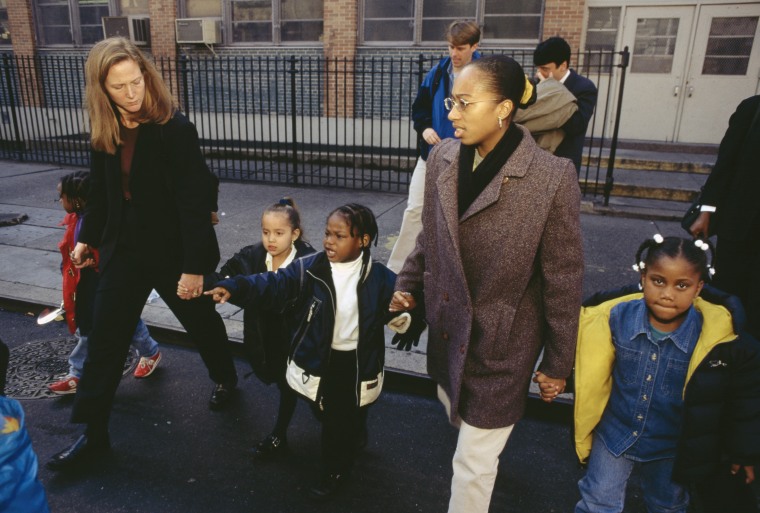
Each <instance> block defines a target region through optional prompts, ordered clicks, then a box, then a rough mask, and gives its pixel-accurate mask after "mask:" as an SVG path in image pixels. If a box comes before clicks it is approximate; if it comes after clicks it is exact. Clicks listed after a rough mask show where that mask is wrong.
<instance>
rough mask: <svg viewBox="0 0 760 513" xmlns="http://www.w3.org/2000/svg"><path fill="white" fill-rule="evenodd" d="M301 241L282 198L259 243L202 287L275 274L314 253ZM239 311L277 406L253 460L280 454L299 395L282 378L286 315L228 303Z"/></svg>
mask: <svg viewBox="0 0 760 513" xmlns="http://www.w3.org/2000/svg"><path fill="white" fill-rule="evenodd" d="M314 252H315V251H314V248H312V247H311V245H309V243H308V242H306V241H304V233H303V228H302V227H301V215H300V212H299V211H298V208H297V207H296V204H295V202H294V201H293V199H292V198H289V197H285V198H282V199H281V200H280V201H279V202H277V203H275V204H273V205H270V206H269V207H267V208H266V210H264V213H263V214H262V216H261V242H257V243H256V244H253V245H251V246H246V247H244V248H242V249H241V250H240V251H238V252H237V253H235V255H233V257H232V258H230V259H229V260H227V262H226V263H225V264H224V265H223V266H222V267H221V268H220V269H219V272H216V273H213V274H210V275H207V276H205V277H204V289H206V290H208V289H211V288H213V287H214V285H215V284H216V283H218V282H219V281H221V280H223V279H225V278H229V277H231V276H238V275H249V274H257V273H265V272H267V271H274V272H277V271H278V270H282V269H283V268H285V267H287V266H288V265H289V264H290V263H291V262H292V261H293V260H294V259H296V258H301V257H303V256H306V255H310V254H312V253H314ZM231 302H232V303H233V304H236V305H237V306H240V307H242V308H244V309H245V310H244V312H243V325H244V327H243V343H244V345H245V347H246V350H247V352H248V356H249V358H250V361H251V366H252V367H253V371H254V373H255V374H256V376H257V377H258V378H259V379H261V381H263V382H264V383H266V384H271V383H275V384H276V385H277V388H278V389H279V391H280V404H279V408H278V410H277V422H276V423H275V426H274V430H273V431H272V433H271V434H269V435H268V436H267V437H266V438H264V439H263V440H261V441H260V442H258V443H257V444H256V445H255V446H254V448H253V457H254V458H267V457H271V456H275V455H278V454H282V453H283V452H284V451H285V450H286V448H287V430H288V425H290V421H291V419H292V418H293V413H294V412H295V410H296V402H297V401H298V395H297V394H296V392H295V391H294V390H293V389H291V388H290V386H288V383H287V381H286V380H285V369H286V367H287V360H288V343H289V338H288V329H287V324H286V321H287V316H286V314H283V313H275V312H269V311H264V310H262V309H259V308H256V307H255V305H253V306H251V308H246V307H247V306H248V304H247V303H246V302H245V301H242V302H239V303H238V302H237V301H235V300H233V301H231Z"/></svg>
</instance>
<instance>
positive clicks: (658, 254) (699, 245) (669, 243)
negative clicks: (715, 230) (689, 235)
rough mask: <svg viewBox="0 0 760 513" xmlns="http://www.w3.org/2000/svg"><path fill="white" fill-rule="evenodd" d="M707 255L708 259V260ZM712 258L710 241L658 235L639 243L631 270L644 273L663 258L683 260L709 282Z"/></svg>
mask: <svg viewBox="0 0 760 513" xmlns="http://www.w3.org/2000/svg"><path fill="white" fill-rule="evenodd" d="M708 253H709V259H708ZM713 256H714V250H713V246H712V244H711V243H710V241H703V240H699V239H697V240H695V241H691V240H687V239H682V238H681V237H664V238H663V236H662V235H660V234H657V235H655V236H654V237H653V238H651V239H647V240H645V241H644V242H642V243H641V245H640V246H639V249H638V251H636V262H637V263H636V264H634V265H633V270H634V271H637V272H641V273H643V272H645V270H646V268H647V267H649V266H651V265H652V264H654V263H655V262H657V261H658V260H659V259H661V258H663V257H668V258H679V257H680V258H683V259H685V260H686V261H687V262H689V263H690V264H692V265H693V266H694V269H695V270H697V271H699V274H700V277H701V279H702V280H703V281H709V280H710V277H711V276H712V275H713V274H715V270H714V269H713V267H712V265H711V263H710V262H712V260H713Z"/></svg>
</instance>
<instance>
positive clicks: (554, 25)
mask: <svg viewBox="0 0 760 513" xmlns="http://www.w3.org/2000/svg"><path fill="white" fill-rule="evenodd" d="M585 12H586V1H585V0H546V2H545V4H544V30H543V35H542V37H541V40H542V41H543V40H544V39H547V38H549V37H552V36H560V37H562V38H564V39H565V41H567V42H568V43H569V44H570V48H571V49H572V51H573V55H576V52H578V50H580V48H581V36H582V34H583V17H584V14H585Z"/></svg>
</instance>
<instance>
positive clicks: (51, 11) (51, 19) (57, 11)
mask: <svg viewBox="0 0 760 513" xmlns="http://www.w3.org/2000/svg"><path fill="white" fill-rule="evenodd" d="M34 9H35V14H36V18H37V24H36V25H37V36H38V38H39V41H40V44H41V45H43V46H49V45H50V46H57V45H66V46H72V45H73V46H82V45H91V44H94V43H97V42H98V41H100V40H101V39H103V24H102V18H103V17H104V16H119V15H132V14H140V15H147V14H149V9H148V0H35V1H34Z"/></svg>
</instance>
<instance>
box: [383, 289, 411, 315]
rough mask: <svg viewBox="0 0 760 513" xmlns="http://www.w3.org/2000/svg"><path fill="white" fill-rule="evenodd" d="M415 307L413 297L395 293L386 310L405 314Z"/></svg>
mask: <svg viewBox="0 0 760 513" xmlns="http://www.w3.org/2000/svg"><path fill="white" fill-rule="evenodd" d="M416 307H417V301H415V299H414V296H413V295H412V294H411V293H409V292H401V291H398V290H397V291H396V292H394V293H393V298H392V299H391V304H390V306H389V307H388V310H389V311H391V312H407V311H409V310H414V308H416Z"/></svg>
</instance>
